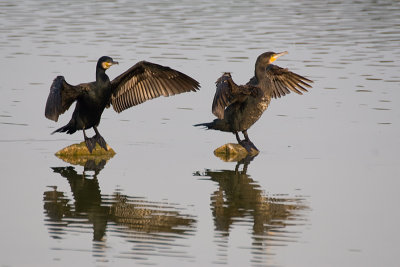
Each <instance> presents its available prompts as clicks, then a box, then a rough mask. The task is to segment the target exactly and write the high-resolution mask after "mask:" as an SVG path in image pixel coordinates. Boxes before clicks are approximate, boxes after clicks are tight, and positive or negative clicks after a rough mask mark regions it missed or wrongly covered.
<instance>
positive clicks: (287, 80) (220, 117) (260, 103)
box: [194, 51, 313, 151]
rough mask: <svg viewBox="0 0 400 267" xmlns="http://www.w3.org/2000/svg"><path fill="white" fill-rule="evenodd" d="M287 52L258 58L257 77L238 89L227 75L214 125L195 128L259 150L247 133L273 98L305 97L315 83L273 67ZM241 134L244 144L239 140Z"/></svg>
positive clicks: (216, 104)
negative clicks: (223, 134)
mask: <svg viewBox="0 0 400 267" xmlns="http://www.w3.org/2000/svg"><path fill="white" fill-rule="evenodd" d="M287 53H288V52H286V51H285V52H282V53H274V52H266V53H263V54H261V55H260V56H258V58H257V61H256V64H255V71H254V77H253V78H251V79H250V81H249V82H248V83H247V84H246V85H237V84H236V83H235V82H234V81H233V80H232V77H231V75H230V73H227V72H225V73H224V74H223V75H222V76H221V77H220V78H219V79H218V80H217V81H216V92H215V95H214V101H213V103H212V113H213V114H214V115H215V116H216V117H217V119H215V120H214V121H212V122H209V123H200V124H196V125H194V126H205V127H206V128H207V129H213V130H219V131H224V132H232V133H234V134H235V135H236V139H237V141H238V142H239V144H241V145H242V146H243V147H245V148H246V149H247V150H248V151H250V150H251V149H252V148H254V149H256V150H258V149H257V148H256V147H255V146H254V144H253V143H252V142H251V141H250V139H249V136H248V134H247V130H248V129H249V128H250V127H251V126H252V125H253V124H254V123H255V122H256V121H257V120H258V119H259V118H260V117H261V115H262V114H263V112H264V111H265V110H266V109H267V107H268V105H269V103H270V101H271V98H278V97H279V98H280V97H281V96H285V95H286V94H289V93H290V91H292V92H295V93H298V94H300V95H301V94H302V92H307V89H306V88H305V87H308V88H311V86H310V85H309V84H308V83H312V82H313V81H311V80H309V79H307V78H305V77H303V76H300V75H298V74H296V73H294V72H291V71H289V70H288V69H285V68H281V67H278V66H276V65H273V64H271V63H272V62H274V61H275V60H276V59H277V58H278V57H280V56H283V55H285V54H287ZM238 132H242V133H243V135H244V140H240V137H239V134H238Z"/></svg>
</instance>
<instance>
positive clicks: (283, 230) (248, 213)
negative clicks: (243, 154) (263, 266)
mask: <svg viewBox="0 0 400 267" xmlns="http://www.w3.org/2000/svg"><path fill="white" fill-rule="evenodd" d="M252 159H253V157H247V158H244V159H242V160H241V161H239V162H237V164H236V167H235V169H234V170H217V171H211V170H209V169H206V170H205V171H204V172H196V173H194V175H195V176H201V177H208V178H209V179H207V180H211V181H214V182H216V183H217V190H216V191H215V192H213V193H212V195H211V210H212V215H213V218H214V225H215V231H216V232H215V238H216V243H217V244H220V245H219V248H218V249H219V250H220V251H219V253H218V255H219V256H220V257H221V258H220V259H218V262H219V263H226V259H227V255H226V253H227V248H228V246H227V243H228V239H229V238H228V237H229V235H230V232H231V230H232V228H233V226H234V225H235V224H236V226H238V225H248V226H250V227H252V240H253V241H252V245H251V248H252V254H253V255H254V259H253V261H254V262H255V263H257V262H259V263H265V260H266V257H267V256H268V255H271V254H274V253H273V252H272V248H273V247H274V246H284V245H287V244H288V243H290V242H294V241H295V240H296V238H297V235H298V234H299V232H298V231H300V230H299V227H301V226H302V225H304V224H305V220H306V219H305V218H304V216H305V212H306V211H307V210H308V209H309V208H308V206H307V205H306V203H305V202H306V201H305V199H304V197H289V196H285V195H282V194H279V195H276V196H274V195H272V196H268V195H266V194H265V191H264V190H262V189H261V188H260V185H259V184H258V183H257V182H256V181H254V180H253V179H252V178H251V177H250V175H248V174H247V169H248V166H249V164H250V161H251V160H252ZM242 164H243V168H242V170H240V165H242ZM300 229H301V228H300Z"/></svg>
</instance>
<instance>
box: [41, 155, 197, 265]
mask: <svg viewBox="0 0 400 267" xmlns="http://www.w3.org/2000/svg"><path fill="white" fill-rule="evenodd" d="M104 165H105V161H100V162H95V161H87V162H86V163H85V167H84V171H83V173H78V172H77V171H76V169H75V167H74V166H67V167H53V168H52V169H53V171H54V172H55V173H58V174H60V175H61V176H62V177H64V178H66V179H67V180H68V183H69V185H70V188H71V192H72V196H73V199H71V198H70V197H69V196H70V194H69V193H68V192H62V191H58V190H57V187H55V186H53V187H51V188H52V190H49V191H46V192H44V197H43V201H44V211H45V215H46V217H47V218H46V220H45V224H46V226H47V227H48V229H49V232H50V235H51V237H53V238H55V239H63V238H67V236H66V234H76V233H90V232H91V231H92V230H91V228H92V229H93V240H94V241H100V242H94V254H95V256H98V257H104V250H106V248H107V246H106V240H105V236H106V235H107V234H108V235H110V236H117V237H119V238H120V237H122V238H124V239H125V240H126V241H128V242H130V244H132V246H133V248H132V251H130V252H129V253H127V254H124V256H123V257H128V258H129V257H132V258H134V259H141V260H145V261H146V260H148V257H146V255H147V256H150V255H152V254H156V253H159V252H160V250H165V251H167V252H165V253H172V254H171V255H169V256H174V257H188V256H187V255H186V252H185V251H182V250H179V251H174V249H173V246H174V245H173V244H174V243H176V242H177V240H183V239H185V236H186V237H188V236H190V235H193V233H194V230H195V226H194V225H195V223H196V219H195V217H194V216H191V215H187V214H183V213H182V207H180V206H179V205H177V204H170V203H167V202H152V201H148V200H146V199H145V198H142V197H131V196H127V195H123V194H122V193H121V191H118V190H117V191H116V192H115V193H113V194H112V195H104V194H103V195H102V194H101V190H100V185H99V181H98V179H97V175H98V174H99V173H100V171H101V169H103V168H104ZM89 171H91V172H90V173H91V174H88V173H89ZM166 233H168V234H167V235H166ZM178 242H180V241H178ZM175 246H176V244H175ZM143 247H145V248H146V249H143ZM137 254H140V257H138V256H137Z"/></svg>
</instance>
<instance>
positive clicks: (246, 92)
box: [212, 72, 259, 119]
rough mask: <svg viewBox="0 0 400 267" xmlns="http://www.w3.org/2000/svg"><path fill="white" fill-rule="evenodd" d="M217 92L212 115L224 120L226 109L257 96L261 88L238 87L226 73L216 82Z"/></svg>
mask: <svg viewBox="0 0 400 267" xmlns="http://www.w3.org/2000/svg"><path fill="white" fill-rule="evenodd" d="M215 85H216V91H215V95H214V99H213V103H212V113H213V114H214V115H215V116H216V117H217V118H219V119H223V118H224V113H225V108H226V107H228V106H229V105H231V104H233V103H237V102H238V103H241V102H244V101H246V99H247V98H248V97H250V96H253V97H254V96H257V95H258V90H259V88H258V87H256V86H253V85H249V84H248V85H237V84H236V83H235V82H234V81H233V80H232V76H231V74H230V73H229V72H225V73H224V74H222V76H221V77H220V78H219V79H218V80H217V81H216V82H215Z"/></svg>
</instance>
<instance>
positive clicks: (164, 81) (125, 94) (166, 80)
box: [111, 61, 199, 112]
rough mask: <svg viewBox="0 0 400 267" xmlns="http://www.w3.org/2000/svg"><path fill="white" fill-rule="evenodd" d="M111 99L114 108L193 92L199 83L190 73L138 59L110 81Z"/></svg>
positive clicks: (117, 109)
mask: <svg viewBox="0 0 400 267" xmlns="http://www.w3.org/2000/svg"><path fill="white" fill-rule="evenodd" d="M111 86H112V88H113V94H112V97H111V103H112V105H113V108H114V110H115V111H117V112H121V111H123V110H125V109H127V108H130V107H132V106H136V105H138V104H141V103H143V102H145V101H147V100H150V99H153V98H156V97H159V96H172V95H175V94H180V93H184V92H190V91H193V92H195V91H196V90H198V88H199V83H198V82H197V81H196V80H194V79H192V78H191V77H189V76H187V75H185V74H183V73H181V72H179V71H176V70H173V69H171V68H169V67H164V66H161V65H158V64H154V63H150V62H146V61H141V62H138V63H137V64H135V65H134V66H133V67H131V68H130V69H128V70H127V71H126V72H124V73H122V74H121V75H119V76H118V77H116V78H115V79H114V80H113V81H112V82H111Z"/></svg>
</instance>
